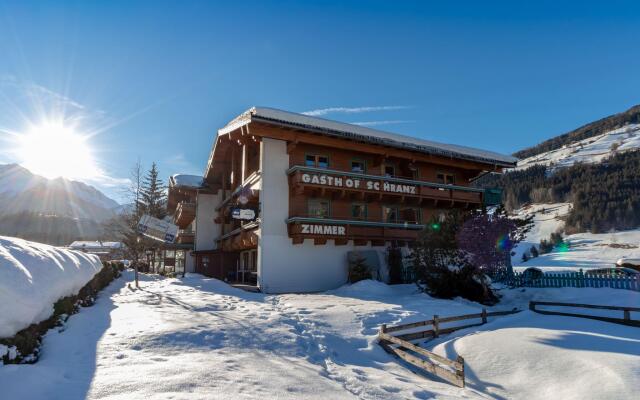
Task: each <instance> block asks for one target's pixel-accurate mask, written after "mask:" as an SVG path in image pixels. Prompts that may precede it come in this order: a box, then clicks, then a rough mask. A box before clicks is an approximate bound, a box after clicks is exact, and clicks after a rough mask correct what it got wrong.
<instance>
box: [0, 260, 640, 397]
mask: <svg viewBox="0 0 640 400" xmlns="http://www.w3.org/2000/svg"><path fill="white" fill-rule="evenodd" d="M131 279H132V275H131V273H130V272H125V274H124V275H123V277H122V278H120V279H118V280H116V281H114V283H112V284H111V285H110V286H109V287H108V288H107V289H105V291H104V292H103V293H102V294H101V295H100V296H99V298H98V300H97V302H96V304H95V305H94V306H93V307H90V308H86V309H82V310H81V311H80V313H78V314H76V315H74V316H73V317H72V318H70V319H69V321H68V323H67V325H66V326H65V330H64V332H58V331H55V330H54V331H51V332H50V333H49V334H47V336H46V337H45V339H44V344H43V349H42V353H41V358H40V361H39V362H38V363H37V364H35V365H7V366H4V367H0V388H2V389H0V390H1V392H0V393H1V394H2V397H3V398H4V397H6V398H21V399H65V400H67V399H70V400H72V399H83V398H91V399H141V398H145V399H146V398H154V399H168V398H172V399H184V398H189V399H205V398H206V399H217V398H220V399H222V398H234V399H238V398H261V399H265V398H282V399H288V398H290V399H294V398H295V399H316V398H317V399H350V398H362V399H407V398H419V399H426V398H443V399H451V398H456V399H458V398H529V399H536V398H539V399H542V398H545V399H547V398H554V397H556V398H563V397H562V396H565V395H566V396H567V397H564V398H598V397H599V398H616V399H625V398H632V397H634V396H635V394H636V393H635V390H636V389H637V387H638V385H639V384H640V382H639V381H638V377H639V376H640V354H639V351H640V329H637V328H626V327H621V326H618V325H614V324H606V323H601V322H597V321H588V320H577V319H570V318H560V317H553V316H543V315H540V314H531V313H529V312H528V311H525V312H523V313H520V314H516V315H514V316H508V317H499V318H491V319H490V323H489V324H487V325H484V326H482V327H477V328H473V329H468V330H465V331H459V332H457V334H456V335H455V336H451V335H450V336H445V337H443V338H442V339H440V340H442V342H441V343H440V342H432V344H433V345H434V346H435V347H436V349H437V351H443V352H446V353H447V354H449V352H459V353H460V354H461V355H462V356H463V357H465V359H466V360H467V362H468V370H467V371H468V380H467V384H468V387H467V388H465V389H461V388H457V387H454V386H452V385H450V384H448V383H445V382H443V381H441V380H438V379H435V378H431V379H430V378H429V377H425V376H422V375H418V374H415V373H412V372H411V371H410V370H408V369H407V368H406V367H404V366H403V365H402V364H400V363H399V362H398V360H396V359H395V358H393V357H392V356H390V355H388V354H386V353H385V352H384V351H383V350H382V349H381V348H380V347H379V346H378V345H377V344H376V340H375V339H376V334H377V329H378V326H379V325H380V324H382V323H387V324H393V323H398V322H400V321H402V322H408V321H415V320H421V319H428V318H430V317H431V316H432V315H433V314H438V315H442V316H444V315H458V314H464V313H469V312H477V311H478V310H480V308H481V306H479V305H478V304H475V303H472V302H469V301H465V300H437V299H432V298H430V297H428V296H426V295H424V294H421V293H418V292H416V289H415V287H414V286H413V285H398V286H386V285H384V284H382V283H379V282H373V281H363V282H360V283H358V284H355V285H352V286H345V287H342V288H340V289H337V290H334V291H329V292H324V293H320V294H287V295H264V294H261V293H248V292H244V291H241V290H239V289H234V288H231V287H229V286H227V285H226V284H224V283H222V282H220V281H217V280H214V279H207V278H203V277H202V276H199V275H187V277H186V278H184V279H161V278H157V277H149V276H143V277H142V282H141V287H142V289H141V290H134V289H130V288H129V287H128V286H127V285H126V281H127V280H129V281H130V280H131ZM502 293H503V296H504V301H503V304H500V305H498V306H496V307H495V309H497V310H503V309H511V308H513V307H520V308H524V307H526V304H527V302H528V301H529V300H530V299H532V298H534V299H536V298H543V299H547V300H549V299H551V298H555V299H559V300H566V301H576V302H580V301H581V302H585V301H587V300H592V301H595V302H601V303H603V304H620V305H637V304H638V303H639V302H640V293H635V292H631V291H626V290H613V289H575V288H564V289H526V290H522V289H519V290H503V291H502ZM634 317H635V318H637V316H636V315H634ZM523 355H526V359H525V358H524V357H523ZM596 383H600V384H599V385H598V387H595V386H596V385H595V384H596ZM536 388H537V389H536ZM552 390H557V393H555V392H552ZM556 394H557V396H556Z"/></svg>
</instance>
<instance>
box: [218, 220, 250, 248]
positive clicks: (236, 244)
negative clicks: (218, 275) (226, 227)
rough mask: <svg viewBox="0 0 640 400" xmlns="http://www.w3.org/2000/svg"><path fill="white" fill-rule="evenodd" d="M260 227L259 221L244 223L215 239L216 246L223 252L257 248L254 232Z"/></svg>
mask: <svg viewBox="0 0 640 400" xmlns="http://www.w3.org/2000/svg"><path fill="white" fill-rule="evenodd" d="M259 227H260V220H255V221H252V222H248V223H245V224H244V225H242V226H240V227H239V228H236V229H234V230H232V231H231V232H229V233H226V234H224V235H222V236H220V237H219V238H218V239H217V242H218V245H219V247H220V248H222V250H223V251H240V250H247V249H254V248H256V247H257V246H258V235H257V234H256V231H257V230H258V228H259Z"/></svg>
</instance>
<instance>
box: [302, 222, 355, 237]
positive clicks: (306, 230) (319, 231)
mask: <svg viewBox="0 0 640 400" xmlns="http://www.w3.org/2000/svg"><path fill="white" fill-rule="evenodd" d="M300 227H301V228H302V230H301V232H300V233H302V234H303V235H327V236H346V235H347V228H346V227H344V226H340V225H316V224H300Z"/></svg>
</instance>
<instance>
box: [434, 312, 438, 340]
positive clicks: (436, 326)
mask: <svg viewBox="0 0 640 400" xmlns="http://www.w3.org/2000/svg"><path fill="white" fill-rule="evenodd" d="M439 335H440V323H439V322H438V316H437V315H434V316H433V337H434V338H437V337H438V336H439Z"/></svg>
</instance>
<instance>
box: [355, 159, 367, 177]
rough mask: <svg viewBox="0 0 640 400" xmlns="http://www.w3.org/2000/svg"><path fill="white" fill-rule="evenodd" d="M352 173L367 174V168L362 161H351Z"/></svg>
mask: <svg viewBox="0 0 640 400" xmlns="http://www.w3.org/2000/svg"><path fill="white" fill-rule="evenodd" d="M351 172H357V173H362V174H363V173H365V172H367V166H366V164H365V162H364V161H362V160H351Z"/></svg>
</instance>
